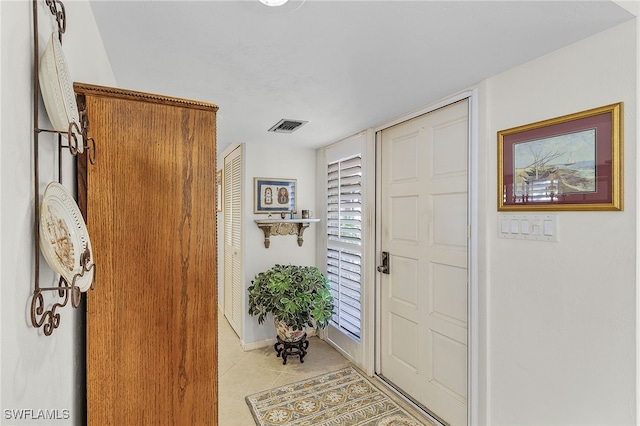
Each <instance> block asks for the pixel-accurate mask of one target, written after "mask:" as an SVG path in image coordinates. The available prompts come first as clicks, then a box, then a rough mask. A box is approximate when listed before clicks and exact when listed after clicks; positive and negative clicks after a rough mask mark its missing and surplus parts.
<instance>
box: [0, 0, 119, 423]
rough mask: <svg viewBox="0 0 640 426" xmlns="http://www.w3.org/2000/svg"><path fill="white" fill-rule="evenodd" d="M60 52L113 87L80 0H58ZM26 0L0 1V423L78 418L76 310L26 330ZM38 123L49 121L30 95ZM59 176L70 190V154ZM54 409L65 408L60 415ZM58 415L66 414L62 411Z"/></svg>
mask: <svg viewBox="0 0 640 426" xmlns="http://www.w3.org/2000/svg"><path fill="white" fill-rule="evenodd" d="M38 5H39V10H40V12H39V23H40V25H39V31H40V37H39V45H40V50H42V49H43V48H44V46H45V44H46V42H47V40H48V37H49V35H50V33H51V31H52V30H53V26H52V21H51V19H50V17H51V14H50V13H49V12H48V9H46V8H45V7H44V2H38ZM65 8H66V14H67V31H66V34H65V36H64V39H63V47H64V51H65V56H66V58H67V62H68V65H69V70H70V77H71V78H72V79H73V80H74V81H84V82H90V83H96V84H104V85H111V86H113V85H114V83H115V81H114V77H113V74H112V73H111V67H110V66H109V63H108V60H107V58H106V54H105V52H104V49H103V46H102V42H101V40H100V37H99V35H98V33H97V30H96V26H95V21H94V19H93V14H92V13H91V9H90V7H89V4H88V3H87V2H86V1H70V2H66V4H65ZM31 10H32V4H31V2H30V1H24V0H23V1H16V2H13V1H10V2H7V1H0V19H1V21H0V22H1V25H0V46H1V48H0V52H1V57H0V67H1V68H0V93H2V99H1V107H0V108H1V109H0V111H1V114H0V137H1V140H0V185H1V190H0V194H1V195H0V216H1V219H2V220H1V225H0V268H1V269H0V277H1V282H0V286H1V287H0V288H1V293H0V294H1V296H0V323H1V326H0V327H1V328H0V357H1V358H0V364H1V365H0V379H1V382H2V385H1V388H0V389H1V391H0V409H1V413H0V424H16V423H19V424H25V425H26V424H42V425H52V424H60V425H63V424H82V418H81V412H82V406H81V400H82V394H81V391H82V383H81V379H80V377H81V375H82V374H83V370H84V366H83V364H82V363H81V362H80V356H81V352H80V351H81V350H82V348H81V347H80V346H79V345H78V344H77V343H76V341H77V340H78V333H79V330H81V327H80V321H79V320H80V314H79V312H78V311H77V310H74V309H72V308H71V307H70V306H67V307H65V308H61V309H59V312H60V315H61V320H60V327H59V328H58V329H57V330H55V331H54V332H53V335H52V336H48V337H46V336H44V335H43V332H42V329H41V328H40V329H34V328H33V326H32V325H31V320H30V304H31V294H32V292H33V285H34V261H33V258H34V255H33V251H34V244H33V229H34V212H33V202H34V198H33V197H34V194H33V192H34V190H33V187H34V182H33V161H32V152H33V149H32V146H33V130H32V129H33V123H32V117H33V112H32V111H33V110H32V99H33V95H32V93H33V91H32V80H31V76H32V62H33V60H32V58H33V30H32V14H31ZM40 109H41V114H40V116H41V120H40V124H39V126H40V127H42V128H50V125H49V123H48V119H47V116H46V112H45V110H44V106H43V104H42V102H40ZM39 139H40V147H41V148H40V149H39V154H40V159H41V161H40V170H41V173H40V179H39V180H40V185H39V186H40V193H39V195H40V196H42V192H43V191H44V187H45V186H46V184H47V183H48V182H49V181H52V180H56V179H57V176H56V175H55V174H54V173H53V170H54V164H55V161H54V158H55V157H54V152H55V151H54V149H53V147H54V138H52V137H51V135H45V134H41V137H40V138H39ZM63 160H64V163H63V164H64V171H63V175H64V183H65V185H67V187H68V188H73V187H74V184H73V182H74V180H73V166H72V164H73V161H72V160H71V158H70V155H69V154H68V153H66V154H63ZM40 259H41V260H40V265H41V267H40V269H41V274H40V283H41V286H49V285H51V284H52V283H53V282H54V274H53V273H52V272H51V270H50V269H49V268H48V265H47V264H46V262H45V261H44V259H43V258H42V257H41V258H40ZM19 409H27V410H28V409H30V410H34V416H35V415H37V410H47V409H48V410H58V417H63V419H60V420H37V421H28V420H23V421H16V420H14V419H13V418H9V417H11V416H12V414H8V413H7V412H6V410H19ZM64 410H68V411H67V412H66V414H65V411H64ZM64 417H68V418H66V419H65V418H64Z"/></svg>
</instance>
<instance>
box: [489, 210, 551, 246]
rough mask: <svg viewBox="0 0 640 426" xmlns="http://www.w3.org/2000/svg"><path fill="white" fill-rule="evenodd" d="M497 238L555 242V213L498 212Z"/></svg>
mask: <svg viewBox="0 0 640 426" xmlns="http://www.w3.org/2000/svg"><path fill="white" fill-rule="evenodd" d="M498 238H507V239H512V240H534V241H555V242H557V241H558V225H557V215H553V214H540V215H529V214H498Z"/></svg>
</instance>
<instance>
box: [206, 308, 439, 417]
mask: <svg viewBox="0 0 640 426" xmlns="http://www.w3.org/2000/svg"><path fill="white" fill-rule="evenodd" d="M350 365H352V364H351V363H350V362H349V361H348V360H347V359H346V358H344V357H343V356H342V355H341V354H340V353H338V352H337V351H336V350H335V349H333V348H332V347H331V346H329V345H328V344H327V343H325V342H324V341H322V340H320V339H318V338H317V337H311V338H309V352H308V353H307V355H306V356H305V357H304V363H300V361H299V359H298V358H297V357H291V358H289V359H288V360H287V364H286V365H282V358H278V357H276V353H275V351H274V349H273V346H268V347H265V348H260V349H255V350H252V351H247V352H244V351H243V350H242V347H241V346H240V339H239V338H238V336H237V335H236V334H235V332H234V331H233V329H232V328H231V326H230V325H229V323H228V322H227V320H226V318H224V316H222V315H220V317H219V319H218V403H219V405H218V423H219V425H220V426H254V425H255V422H254V421H253V417H252V416H251V412H250V411H249V408H248V406H247V403H246V402H245V399H244V398H245V396H247V395H251V394H253V393H256V392H260V391H263V390H267V389H270V388H273V387H276V386H281V385H285V384H287V383H293V382H297V381H299V380H304V379H307V378H310V377H315V376H318V375H320V374H324V373H326V372H329V371H334V370H339V369H341V368H344V367H347V366H350ZM372 382H373V380H372ZM381 389H382V390H383V391H386V390H385V389H384V387H382V388H381ZM387 393H388V392H387ZM394 399H395V400H396V402H398V403H399V404H400V405H401V406H402V407H404V408H405V409H406V410H407V411H410V412H411V411H413V410H412V409H411V407H408V406H407V404H405V403H404V402H403V401H398V400H397V399H396V398H395V397H394ZM414 415H415V412H414ZM418 418H419V419H420V420H422V421H424V422H425V424H429V423H427V422H426V420H424V418H423V417H418Z"/></svg>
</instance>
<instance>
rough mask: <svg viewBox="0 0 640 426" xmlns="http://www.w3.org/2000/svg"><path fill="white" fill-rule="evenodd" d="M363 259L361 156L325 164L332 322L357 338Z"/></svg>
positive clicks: (328, 274) (358, 337)
mask: <svg viewBox="0 0 640 426" xmlns="http://www.w3.org/2000/svg"><path fill="white" fill-rule="evenodd" d="M361 260H362V158H361V155H359V154H358V155H356V156H352V157H349V158H346V159H342V160H339V161H335V162H332V163H329V164H328V165H327V276H328V278H329V282H330V285H331V292H332V294H333V297H334V304H335V307H336V309H335V312H336V313H335V315H334V316H333V318H332V323H333V325H334V326H335V327H337V328H338V329H339V330H341V331H342V332H344V333H346V334H347V335H350V336H352V337H354V338H356V339H360V320H361V315H360V313H361V297H360V296H361V291H360V290H361V279H360V278H361Z"/></svg>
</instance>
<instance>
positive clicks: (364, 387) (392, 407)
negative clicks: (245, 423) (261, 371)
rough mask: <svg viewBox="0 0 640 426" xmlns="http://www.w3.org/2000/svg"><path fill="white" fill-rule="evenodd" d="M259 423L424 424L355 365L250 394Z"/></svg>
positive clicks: (324, 425)
mask: <svg viewBox="0 0 640 426" xmlns="http://www.w3.org/2000/svg"><path fill="white" fill-rule="evenodd" d="M245 399H246V401H247V404H248V405H249V408H250V409H251V413H252V414H253V418H254V419H255V421H256V424H257V425H258V426H272V425H299V426H302V425H305V426H307V425H308V426H330V425H331V426H333V425H349V426H364V425H370V426H392V425H393V426H421V425H423V423H421V422H419V421H418V420H417V419H416V418H415V417H412V416H411V415H409V413H407V412H406V411H405V410H403V409H402V408H400V407H399V406H398V405H397V404H396V403H395V402H393V401H392V400H391V399H389V397H388V396H387V395H385V394H384V393H383V392H381V391H380V390H378V389H377V388H376V387H375V386H373V385H372V384H371V383H370V382H369V381H368V380H367V379H366V378H365V377H364V376H362V375H360V373H358V372H357V371H356V370H355V369H354V368H351V367H347V368H344V369H342V370H338V371H334V372H332V373H328V374H323V375H322V376H318V377H314V378H312V379H308V380H303V381H301V382H296V383H292V384H289V385H285V386H281V387H279V388H274V389H270V390H268V391H264V392H260V393H257V394H254V395H249V396H247V397H246V398H245Z"/></svg>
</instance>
